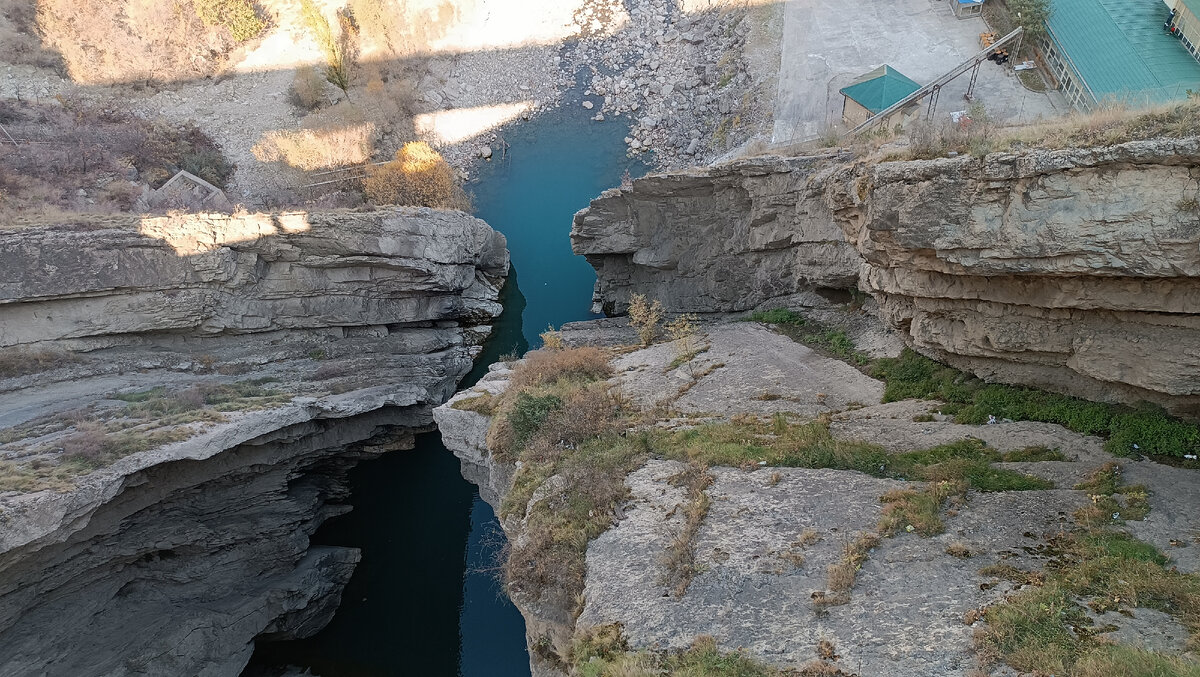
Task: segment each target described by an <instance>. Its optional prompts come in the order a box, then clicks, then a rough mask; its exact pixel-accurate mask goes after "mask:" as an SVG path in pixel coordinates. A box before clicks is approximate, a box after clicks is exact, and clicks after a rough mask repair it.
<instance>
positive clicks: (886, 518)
mask: <svg viewBox="0 0 1200 677" xmlns="http://www.w3.org/2000/svg"><path fill="white" fill-rule="evenodd" d="M966 492H967V485H966V484H965V483H964V482H961V481H951V480H944V481H939V482H931V483H930V484H929V486H927V487H926V488H925V489H924V490H921V491H914V490H912V489H894V490H892V491H889V492H887V493H886V494H884V495H883V496H881V497H880V499H879V500H880V502H882V503H883V513H882V514H881V515H880V517H879V533H881V534H883V535H885V536H891V535H893V534H896V533H898V532H900V531H907V532H915V533H917V534H920V535H921V536H935V535H937V534H940V533H942V532H943V531H944V530H945V528H946V527H945V524H943V523H942V518H941V512H942V504H943V503H944V502H945V501H946V499H947V498H949V497H950V496H961V495H963V494H965V493H966Z"/></svg>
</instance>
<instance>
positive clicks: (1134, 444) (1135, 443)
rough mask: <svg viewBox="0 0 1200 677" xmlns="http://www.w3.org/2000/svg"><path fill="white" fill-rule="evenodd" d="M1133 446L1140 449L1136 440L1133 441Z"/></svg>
mask: <svg viewBox="0 0 1200 677" xmlns="http://www.w3.org/2000/svg"><path fill="white" fill-rule="evenodd" d="M1133 448H1134V449H1141V447H1139V446H1138V445H1137V442H1134V443H1133Z"/></svg>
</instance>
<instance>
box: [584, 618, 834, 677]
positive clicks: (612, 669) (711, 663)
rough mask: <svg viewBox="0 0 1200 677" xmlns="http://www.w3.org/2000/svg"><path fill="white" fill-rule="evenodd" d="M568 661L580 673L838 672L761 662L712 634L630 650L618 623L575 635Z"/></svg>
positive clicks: (768, 676) (750, 676)
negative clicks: (685, 643) (679, 647)
mask: <svg viewBox="0 0 1200 677" xmlns="http://www.w3.org/2000/svg"><path fill="white" fill-rule="evenodd" d="M571 663H572V664H573V665H574V666H575V668H576V670H577V672H578V674H579V675H580V677H653V676H655V675H678V676H679V677H783V676H784V675H802V674H823V675H829V676H834V675H837V674H840V673H839V672H837V671H836V670H835V671H832V672H804V671H799V672H798V671H795V670H780V669H778V668H774V667H771V666H769V665H766V664H763V663H760V662H758V661H756V660H754V659H752V658H750V657H749V656H747V655H746V654H745V653H743V652H741V651H735V652H722V651H721V650H720V649H718V648H717V642H716V640H715V639H713V638H712V637H707V636H704V637H697V638H696V639H695V640H694V641H693V642H692V646H690V647H689V648H687V649H685V650H683V651H636V652H633V651H630V650H629V645H628V643H627V642H626V641H625V638H624V636H623V635H622V634H621V626H619V625H604V626H599V627H596V628H589V629H588V630H586V631H585V632H583V633H580V636H579V637H578V638H577V639H576V641H575V645H574V646H573V647H572V650H571Z"/></svg>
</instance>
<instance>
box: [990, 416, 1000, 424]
mask: <svg viewBox="0 0 1200 677" xmlns="http://www.w3.org/2000/svg"><path fill="white" fill-rule="evenodd" d="M993 423H998V421H997V420H996V417H995V416H992V415H991V414H988V425H992V424H993Z"/></svg>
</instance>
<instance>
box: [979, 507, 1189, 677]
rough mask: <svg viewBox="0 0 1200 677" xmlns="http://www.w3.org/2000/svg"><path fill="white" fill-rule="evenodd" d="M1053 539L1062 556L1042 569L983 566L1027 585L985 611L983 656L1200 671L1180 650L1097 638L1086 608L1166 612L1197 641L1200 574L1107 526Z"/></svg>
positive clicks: (1064, 670)
mask: <svg viewBox="0 0 1200 677" xmlns="http://www.w3.org/2000/svg"><path fill="white" fill-rule="evenodd" d="M1052 545H1053V546H1054V547H1056V548H1058V549H1060V550H1061V554H1060V555H1059V556H1058V557H1057V558H1056V560H1055V566H1053V567H1048V568H1047V570H1046V572H1045V574H1039V575H1036V576H1035V575H1032V574H1031V573H1030V572H1021V571H1020V570H1012V571H1009V570H1005V569H1004V568H1003V565H1000V566H999V567H991V568H985V569H984V570H983V571H989V570H990V571H991V572H992V573H993V574H994V575H1002V576H1004V577H1011V578H1015V579H1017V580H1022V579H1023V581H1024V582H1025V583H1026V587H1025V589H1023V590H1021V591H1020V592H1018V593H1017V594H1015V595H1011V596H1009V597H1007V598H1006V599H1005V600H1004V601H1003V602H1001V603H998V604H995V605H993V606H991V607H989V608H988V609H987V611H986V619H987V626H986V627H984V628H981V629H980V630H978V631H977V633H976V648H977V650H978V652H979V654H980V656H981V657H982V658H983V659H984V660H986V661H991V662H999V661H1003V662H1005V663H1007V664H1009V665H1011V666H1012V667H1014V668H1016V669H1018V670H1022V671H1028V672H1036V673H1039V674H1050V673H1053V674H1060V675H1068V676H1070V677H1099V676H1101V675H1104V676H1108V675H1132V676H1135V677H1143V676H1145V677H1152V676H1155V675H1185V676H1188V677H1192V676H1194V675H1196V674H1197V673H1200V668H1197V666H1196V665H1195V664H1194V663H1193V664H1191V665H1189V664H1188V663H1186V662H1181V661H1180V659H1179V658H1178V657H1176V656H1171V655H1165V654H1159V653H1155V652H1148V651H1142V650H1140V649H1134V648H1132V647H1128V646H1123V645H1112V644H1110V643H1108V642H1107V641H1106V640H1105V638H1103V637H1102V636H1097V634H1096V632H1095V631H1096V628H1094V626H1093V624H1092V620H1091V619H1090V618H1089V617H1088V614H1087V613H1086V611H1085V609H1084V605H1086V606H1087V607H1090V608H1091V609H1092V610H1094V611H1095V612H1096V613H1103V612H1106V611H1117V612H1120V613H1133V610H1134V609H1136V608H1137V607H1148V608H1151V609H1156V610H1159V611H1163V612H1165V613H1168V614H1170V615H1172V616H1174V617H1175V618H1176V619H1177V620H1179V621H1180V622H1181V623H1182V624H1183V625H1185V626H1186V627H1187V628H1188V630H1189V631H1190V632H1191V635H1192V636H1191V640H1190V641H1191V642H1192V645H1193V646H1195V645H1196V643H1197V642H1198V641H1200V575H1196V574H1185V573H1182V572H1180V571H1178V570H1177V569H1175V568H1174V567H1170V566H1169V564H1170V562H1169V560H1168V558H1167V557H1166V556H1165V555H1163V554H1162V553H1161V552H1159V551H1158V550H1157V549H1155V548H1154V547H1153V546H1151V545H1149V544H1147V543H1143V542H1141V541H1138V540H1137V539H1134V538H1133V537H1131V536H1129V535H1128V534H1124V533H1121V532H1117V531H1114V530H1112V529H1111V528H1109V527H1085V528H1084V529H1083V530H1081V531H1077V532H1075V533H1072V534H1068V535H1066V536H1063V537H1060V538H1058V539H1056V541H1055V542H1053V543H1052ZM1010 569H1011V568H1010Z"/></svg>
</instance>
